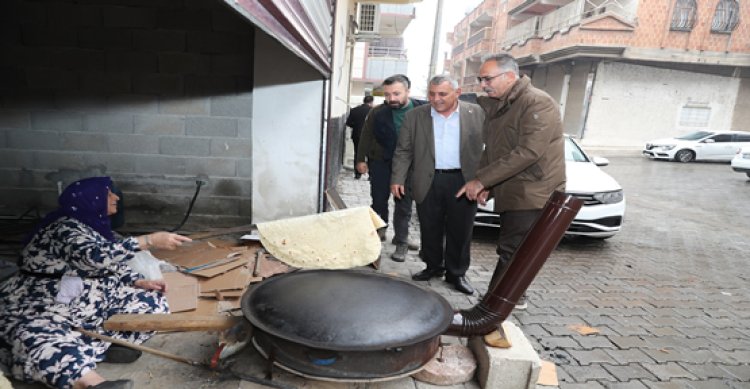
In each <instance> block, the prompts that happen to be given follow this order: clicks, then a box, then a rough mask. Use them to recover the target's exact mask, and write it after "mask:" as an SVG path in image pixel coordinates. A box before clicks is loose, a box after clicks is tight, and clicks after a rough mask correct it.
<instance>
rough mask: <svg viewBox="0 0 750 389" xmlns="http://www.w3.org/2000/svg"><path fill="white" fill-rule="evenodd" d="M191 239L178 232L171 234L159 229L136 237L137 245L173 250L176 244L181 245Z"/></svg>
mask: <svg viewBox="0 0 750 389" xmlns="http://www.w3.org/2000/svg"><path fill="white" fill-rule="evenodd" d="M192 241H193V240H192V239H190V238H188V237H187V236H182V235H180V234H173V233H171V232H166V231H159V232H154V233H151V234H148V235H141V236H139V237H138V245H139V246H140V247H141V248H142V249H143V248H149V249H150V248H155V249H167V250H174V249H176V248H177V247H178V246H182V244H183V243H185V242H192Z"/></svg>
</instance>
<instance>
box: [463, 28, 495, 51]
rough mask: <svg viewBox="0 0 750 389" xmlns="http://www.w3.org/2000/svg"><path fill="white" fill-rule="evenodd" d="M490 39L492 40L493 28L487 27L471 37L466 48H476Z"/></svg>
mask: <svg viewBox="0 0 750 389" xmlns="http://www.w3.org/2000/svg"><path fill="white" fill-rule="evenodd" d="M490 38H492V28H491V27H485V28H483V29H481V30H479V31H477V32H475V33H474V34H472V35H471V36H470V37H469V40H468V41H466V47H472V46H475V45H477V44H479V43H481V42H482V41H483V40H488V39H490Z"/></svg>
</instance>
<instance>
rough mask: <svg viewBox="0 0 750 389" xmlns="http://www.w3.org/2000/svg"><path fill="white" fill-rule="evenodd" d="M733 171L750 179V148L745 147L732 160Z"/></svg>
mask: <svg viewBox="0 0 750 389" xmlns="http://www.w3.org/2000/svg"><path fill="white" fill-rule="evenodd" d="M732 170H734V171H736V172H739V173H745V174H746V175H747V176H748V177H750V147H743V148H741V149H740V151H738V152H737V154H735V155H734V158H732Z"/></svg>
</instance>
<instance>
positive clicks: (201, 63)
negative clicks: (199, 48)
mask: <svg viewBox="0 0 750 389" xmlns="http://www.w3.org/2000/svg"><path fill="white" fill-rule="evenodd" d="M159 72H160V73H169V74H209V73H210V72H211V57H210V56H209V55H204V54H197V53H159Z"/></svg>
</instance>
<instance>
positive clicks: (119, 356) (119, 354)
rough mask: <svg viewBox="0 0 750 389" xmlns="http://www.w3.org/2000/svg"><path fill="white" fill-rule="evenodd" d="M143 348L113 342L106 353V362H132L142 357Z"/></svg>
mask: <svg viewBox="0 0 750 389" xmlns="http://www.w3.org/2000/svg"><path fill="white" fill-rule="evenodd" d="M141 354H143V352H141V350H134V349H132V348H129V347H124V346H120V345H117V344H113V345H111V346H109V348H108V349H107V351H106V352H105V353H104V362H109V363H132V362H135V361H136V360H137V359H138V358H140V357H141Z"/></svg>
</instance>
